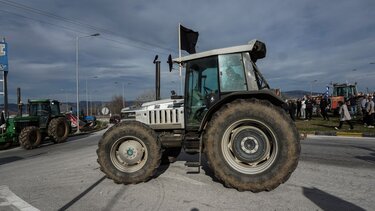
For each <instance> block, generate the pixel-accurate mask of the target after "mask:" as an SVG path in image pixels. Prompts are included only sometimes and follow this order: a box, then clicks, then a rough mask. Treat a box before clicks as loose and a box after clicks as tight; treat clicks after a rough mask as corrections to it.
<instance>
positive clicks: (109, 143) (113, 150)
mask: <svg viewBox="0 0 375 211" xmlns="http://www.w3.org/2000/svg"><path fill="white" fill-rule="evenodd" d="M96 153H97V155H98V163H99V165H100V167H101V168H100V169H101V170H102V171H103V172H104V173H105V174H106V175H107V177H108V178H110V179H112V180H114V182H115V183H123V184H136V183H140V182H145V181H147V180H149V179H150V178H151V177H152V176H153V175H154V174H155V172H156V170H157V168H158V167H159V165H160V160H161V144H160V141H159V140H158V139H157V136H156V134H155V132H154V131H153V130H152V129H151V128H149V127H148V126H146V125H144V124H142V123H140V122H136V121H126V122H121V123H119V124H117V125H115V126H113V127H112V128H110V129H109V130H108V131H107V132H106V133H105V134H104V135H103V137H102V139H101V140H100V141H99V144H98V149H97V151H96Z"/></svg>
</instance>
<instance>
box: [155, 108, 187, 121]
mask: <svg viewBox="0 0 375 211" xmlns="http://www.w3.org/2000/svg"><path fill="white" fill-rule="evenodd" d="M148 117H149V123H150V124H178V123H181V121H182V119H181V118H180V116H179V110H178V109H168V110H152V111H149V113H148Z"/></svg>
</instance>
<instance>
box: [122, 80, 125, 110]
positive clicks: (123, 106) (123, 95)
mask: <svg viewBox="0 0 375 211" xmlns="http://www.w3.org/2000/svg"><path fill="white" fill-rule="evenodd" d="M124 86H125V85H124V82H122V108H125V91H124Z"/></svg>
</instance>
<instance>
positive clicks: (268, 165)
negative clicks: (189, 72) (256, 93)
mask: <svg viewBox="0 0 375 211" xmlns="http://www.w3.org/2000/svg"><path fill="white" fill-rule="evenodd" d="M203 140H204V147H205V153H206V156H207V160H208V164H209V166H210V167H211V168H212V169H213V171H214V174H215V176H216V177H217V178H218V179H219V180H221V181H223V182H224V184H225V186H227V187H233V188H236V189H237V190H240V191H245V190H250V191H253V192H259V191H269V190H272V189H274V188H276V187H277V186H279V185H280V184H281V183H284V182H285V181H286V180H287V179H288V178H289V176H290V175H291V173H292V172H293V171H294V169H295V168H296V166H297V163H298V158H299V154H300V143H299V136H298V132H297V129H296V126H295V125H294V123H293V122H292V120H291V119H290V118H289V117H288V115H287V114H286V113H285V112H284V111H283V110H282V109H281V108H280V107H277V106H274V105H273V104H271V103H270V102H268V101H262V100H257V99H252V100H236V101H233V102H231V103H228V104H226V105H224V106H223V107H222V108H221V109H220V110H219V111H218V112H216V113H215V115H214V116H213V117H212V119H211V121H210V122H209V123H208V125H207V130H206V132H205V134H204V137H203Z"/></svg>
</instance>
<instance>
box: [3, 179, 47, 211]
mask: <svg viewBox="0 0 375 211" xmlns="http://www.w3.org/2000/svg"><path fill="white" fill-rule="evenodd" d="M14 208H17V209H19V210H20V211H40V210H38V209H37V208H35V207H33V206H31V205H30V204H28V203H27V202H25V201H24V200H22V199H21V198H20V197H18V196H17V195H16V194H14V193H13V192H12V191H11V190H10V189H9V187H8V186H5V185H2V186H0V210H14Z"/></svg>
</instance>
